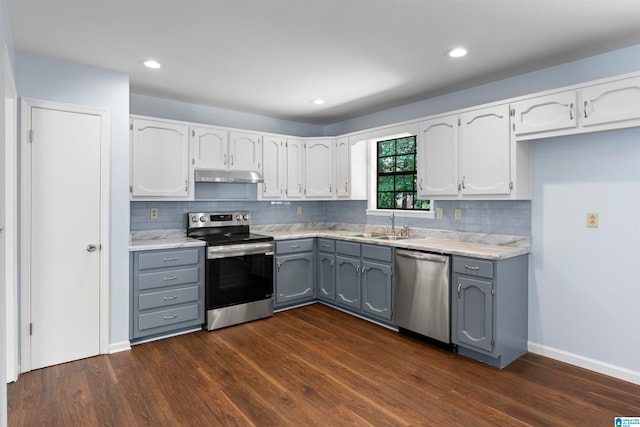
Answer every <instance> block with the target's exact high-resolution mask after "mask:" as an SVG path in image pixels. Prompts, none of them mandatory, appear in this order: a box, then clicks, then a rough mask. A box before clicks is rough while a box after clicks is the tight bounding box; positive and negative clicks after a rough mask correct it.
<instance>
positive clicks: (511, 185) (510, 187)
mask: <svg viewBox="0 0 640 427" xmlns="http://www.w3.org/2000/svg"><path fill="white" fill-rule="evenodd" d="M509 190H513V181H509Z"/></svg>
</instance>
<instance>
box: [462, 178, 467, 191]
mask: <svg viewBox="0 0 640 427" xmlns="http://www.w3.org/2000/svg"><path fill="white" fill-rule="evenodd" d="M466 179H467V177H466V176H463V177H462V189H463V190H464V189H466V188H467V187H466V185H465V180H466Z"/></svg>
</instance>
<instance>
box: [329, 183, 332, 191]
mask: <svg viewBox="0 0 640 427" xmlns="http://www.w3.org/2000/svg"><path fill="white" fill-rule="evenodd" d="M331 191H332V190H331V184H329V193H331Z"/></svg>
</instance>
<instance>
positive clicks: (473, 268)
mask: <svg viewBox="0 0 640 427" xmlns="http://www.w3.org/2000/svg"><path fill="white" fill-rule="evenodd" d="M464 268H466V269H467V270H480V267H478V266H475V265H467V264H465V265H464Z"/></svg>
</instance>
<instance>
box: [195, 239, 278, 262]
mask: <svg viewBox="0 0 640 427" xmlns="http://www.w3.org/2000/svg"><path fill="white" fill-rule="evenodd" d="M243 255H273V242H269V243H250V244H242V245H228V246H209V249H208V251H207V259H218V258H230V257H235V256H243Z"/></svg>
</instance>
